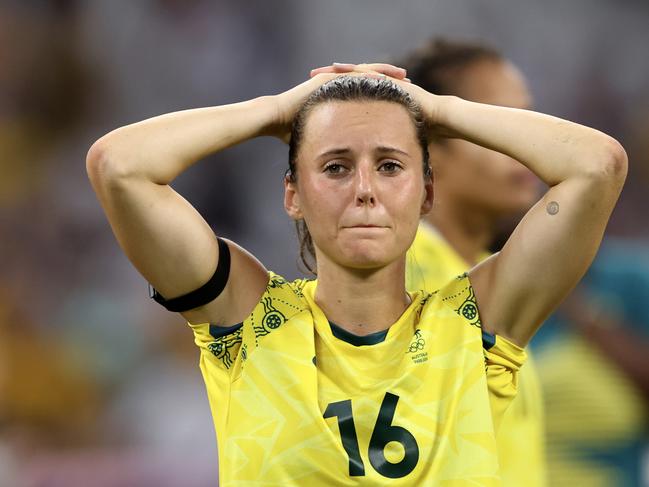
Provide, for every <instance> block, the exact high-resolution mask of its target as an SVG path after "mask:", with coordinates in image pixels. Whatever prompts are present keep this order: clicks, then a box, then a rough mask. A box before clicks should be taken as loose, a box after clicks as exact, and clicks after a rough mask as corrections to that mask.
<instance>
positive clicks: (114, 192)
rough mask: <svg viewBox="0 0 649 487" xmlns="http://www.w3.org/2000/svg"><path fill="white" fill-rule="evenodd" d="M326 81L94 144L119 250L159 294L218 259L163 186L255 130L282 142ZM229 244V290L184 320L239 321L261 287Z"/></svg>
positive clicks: (162, 119) (187, 283) (92, 167)
mask: <svg viewBox="0 0 649 487" xmlns="http://www.w3.org/2000/svg"><path fill="white" fill-rule="evenodd" d="M333 77H335V75H324V74H323V75H320V76H317V77H316V78H313V79H311V80H309V81H307V82H305V83H302V84H301V85H299V86H297V87H295V88H293V89H292V90H289V91H287V92H285V93H282V94H280V95H276V96H267V97H260V98H256V99H254V100H250V101H246V102H242V103H236V104H232V105H226V106H219V107H209V108H199V109H194V110H186V111H181V112H175V113H170V114H166V115H161V116H159V117H154V118H151V119H148V120H144V121H142V122H139V123H135V124H132V125H127V126H125V127H122V128H119V129H117V130H115V131H113V132H111V133H109V134H107V135H105V136H104V137H102V138H101V139H99V140H98V141H97V142H95V144H94V145H93V146H92V148H91V149H90V151H89V152H88V158H87V170H88V175H89V177H90V181H91V183H92V185H93V188H94V189H95V192H96V193H97V197H98V198H99V201H100V203H101V205H102V206H103V208H104V211H105V212H106V216H107V217H108V220H109V222H110V225H111V227H112V229H113V232H114V233H115V236H116V237H117V240H118V242H119V244H120V246H121V247H122V249H123V250H124V252H125V253H126V255H127V256H128V258H129V259H130V260H131V262H132V263H133V265H134V266H135V267H136V268H137V269H138V270H139V271H140V273H141V274H142V275H143V276H144V278H145V279H146V280H147V281H149V282H150V283H151V284H152V285H153V286H154V287H155V288H156V289H157V290H158V292H160V294H161V295H162V296H164V297H165V298H166V299H171V298H174V297H177V296H181V295H184V294H187V293H189V292H191V291H194V290H195V289H198V288H200V287H201V286H202V285H204V284H205V283H206V282H207V281H208V280H209V278H210V277H211V276H212V274H213V273H214V270H215V269H216V267H217V264H218V260H219V255H218V245H217V242H216V239H215V235H214V233H213V231H212V229H211V228H210V227H209V225H208V224H207V222H206V221H205V220H204V219H203V218H202V217H201V215H200V214H199V213H198V212H197V211H196V210H195V209H194V208H193V207H192V206H191V205H190V204H189V203H188V202H187V201H186V200H185V199H184V198H183V197H182V196H180V195H179V194H178V193H176V192H175V191H174V190H173V189H172V188H171V187H170V186H169V184H170V183H171V182H172V181H173V180H174V179H175V178H176V177H177V176H178V175H179V174H181V173H182V172H183V171H185V170H186V169H187V168H189V167H190V166H191V165H193V164H194V163H195V162H197V161H198V160H200V159H201V158H203V157H205V156H207V155H209V154H213V153H215V152H219V151H221V150H223V149H225V148H227V147H230V146H232V145H235V144H238V143H241V142H243V141H245V140H248V139H251V138H253V137H257V136H261V135H273V136H277V137H280V138H284V139H286V138H287V134H289V133H290V124H291V122H292V118H293V115H294V114H295V112H296V110H297V108H298V107H299V106H300V105H301V103H302V102H303V101H304V99H305V98H306V97H307V96H308V95H309V94H310V93H311V92H312V91H313V90H314V89H315V88H317V87H318V86H319V85H320V84H322V83H324V82H326V81H327V80H329V79H331V78H333ZM251 177H254V175H251ZM217 225H218V222H217ZM229 247H230V253H231V270H230V277H229V279H228V283H227V286H226V287H225V289H224V290H223V292H222V293H221V295H220V296H219V297H218V298H217V299H215V300H214V301H212V302H211V303H209V304H207V305H205V306H202V307H200V308H196V309H194V310H191V311H187V312H185V313H183V316H184V317H185V318H186V319H188V320H189V321H190V322H193V323H199V322H207V321H209V322H212V323H216V324H222V325H229V324H234V323H237V322H240V321H242V320H243V319H244V318H245V317H246V316H247V315H248V314H249V313H250V312H251V311H252V309H253V308H254V306H255V304H256V303H257V301H258V300H259V297H260V296H261V294H262V293H263V291H264V289H265V286H266V284H267V281H268V275H267V272H266V270H265V268H264V267H263V265H262V264H261V263H260V262H259V261H257V260H256V259H255V258H254V257H253V256H252V255H250V254H249V253H248V252H246V251H245V250H243V249H242V248H241V247H239V246H237V245H236V244H233V243H230V245H229Z"/></svg>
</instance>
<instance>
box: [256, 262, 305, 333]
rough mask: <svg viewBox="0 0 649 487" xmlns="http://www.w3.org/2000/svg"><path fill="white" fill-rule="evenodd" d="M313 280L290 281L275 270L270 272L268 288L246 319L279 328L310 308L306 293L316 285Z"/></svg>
mask: <svg viewBox="0 0 649 487" xmlns="http://www.w3.org/2000/svg"><path fill="white" fill-rule="evenodd" d="M314 282H315V281H313V280H309V279H295V280H293V281H289V280H287V279H285V278H284V277H283V276H281V275H279V274H276V273H275V272H272V271H269V272H268V284H267V285H266V290H265V291H264V293H263V294H262V295H261V297H260V298H259V302H258V303H257V305H256V306H255V308H254V309H253V310H252V313H250V315H249V316H248V317H247V318H246V320H244V321H252V322H253V323H255V324H263V326H264V327H267V328H269V330H268V331H271V330H273V329H274V328H277V327H278V326H279V325H280V324H282V323H284V322H285V321H287V320H288V319H290V318H291V317H292V316H293V315H295V314H297V313H300V312H302V311H304V310H307V309H308V308H309V304H308V302H307V299H306V298H305V296H304V294H305V292H307V291H308V289H309V288H310V287H311V286H313V285H314Z"/></svg>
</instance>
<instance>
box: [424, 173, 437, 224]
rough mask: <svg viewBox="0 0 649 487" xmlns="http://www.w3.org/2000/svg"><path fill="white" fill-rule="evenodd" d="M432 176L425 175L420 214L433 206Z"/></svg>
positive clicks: (428, 210)
mask: <svg viewBox="0 0 649 487" xmlns="http://www.w3.org/2000/svg"><path fill="white" fill-rule="evenodd" d="M433 196H434V191H433V176H432V174H431V175H430V176H427V177H426V182H425V184H424V197H423V200H422V202H421V214H422V215H426V214H427V213H429V212H430V210H432V208H433Z"/></svg>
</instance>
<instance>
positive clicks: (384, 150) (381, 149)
mask: <svg viewBox="0 0 649 487" xmlns="http://www.w3.org/2000/svg"><path fill="white" fill-rule="evenodd" d="M375 152H378V153H380V154H385V153H393V154H401V155H404V156H408V157H410V154H408V153H407V152H406V151H404V150H402V149H397V148H396V147H391V146H386V145H381V146H379V147H377V148H376V149H375Z"/></svg>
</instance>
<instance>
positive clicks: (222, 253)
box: [149, 237, 230, 313]
mask: <svg viewBox="0 0 649 487" xmlns="http://www.w3.org/2000/svg"><path fill="white" fill-rule="evenodd" d="M216 240H217V242H218V243H219V263H218V265H217V266H216V270H215V271H214V275H213V276H212V278H211V279H210V280H209V281H207V282H206V283H205V284H204V285H203V286H201V287H199V288H198V289H196V290H195V291H192V292H190V293H187V294H184V295H182V296H178V297H177V298H173V299H165V298H163V297H162V295H161V294H160V293H159V292H158V291H156V290H155V289H154V288H153V287H152V286H151V285H150V284H149V291H150V295H151V297H152V298H153V299H154V300H155V301H156V302H157V303H159V304H161V305H162V306H164V307H165V308H167V309H168V310H169V311H174V312H177V313H182V312H183V311H188V310H190V309H194V308H198V307H199V306H203V305H205V304H207V303H209V302H210V301H213V300H214V299H216V298H217V297H218V296H219V295H220V294H221V293H222V292H223V289H224V288H225V285H226V284H227V283H228V277H229V276H230V249H229V248H228V244H226V243H225V241H223V240H222V239H220V238H218V237H217V238H216Z"/></svg>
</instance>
